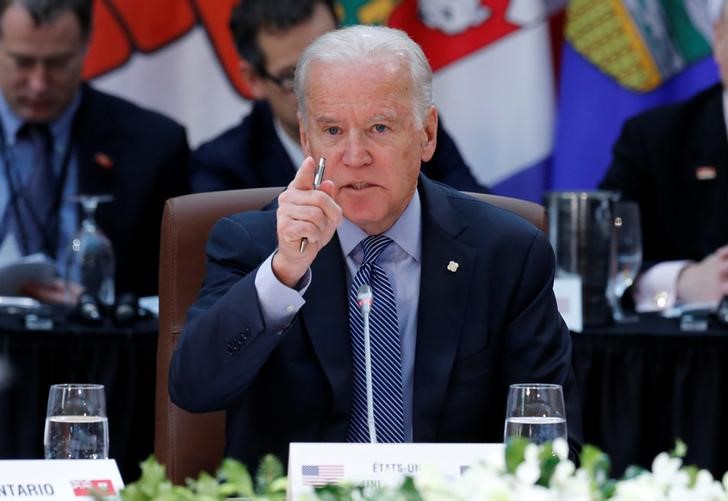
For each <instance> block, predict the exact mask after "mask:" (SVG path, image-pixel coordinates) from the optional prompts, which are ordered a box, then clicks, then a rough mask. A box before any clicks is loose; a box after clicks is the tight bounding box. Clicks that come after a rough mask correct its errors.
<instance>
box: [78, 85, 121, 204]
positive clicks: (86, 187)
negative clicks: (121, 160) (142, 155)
mask: <svg viewBox="0 0 728 501" xmlns="http://www.w3.org/2000/svg"><path fill="white" fill-rule="evenodd" d="M82 92H83V94H82V96H81V104H80V106H79V109H78V115H77V120H78V123H77V124H76V125H75V130H76V145H77V146H76V152H77V161H78V193H81V194H88V193H113V188H114V160H115V158H116V156H117V151H118V147H117V145H116V144H115V141H114V137H115V136H114V134H113V128H114V124H112V123H110V122H109V120H107V119H105V118H104V117H103V115H102V114H101V113H99V110H98V109H97V108H98V107H97V106H94V98H95V96H94V92H95V91H94V90H93V89H91V88H90V87H89V86H88V85H84V86H83V87H82ZM127 147H128V148H133V145H127ZM100 210H101V208H100Z"/></svg>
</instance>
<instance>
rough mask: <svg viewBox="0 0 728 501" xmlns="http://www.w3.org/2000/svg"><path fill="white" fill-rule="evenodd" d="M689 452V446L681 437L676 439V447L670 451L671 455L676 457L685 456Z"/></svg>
mask: <svg viewBox="0 0 728 501" xmlns="http://www.w3.org/2000/svg"><path fill="white" fill-rule="evenodd" d="M687 452H688V446H687V445H686V444H685V442H683V441H682V440H681V439H679V438H676V439H675V448H674V449H673V450H671V451H670V456H672V457H674V458H684V457H685V454H686V453H687Z"/></svg>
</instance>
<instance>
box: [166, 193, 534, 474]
mask: <svg viewBox="0 0 728 501" xmlns="http://www.w3.org/2000/svg"><path fill="white" fill-rule="evenodd" d="M282 189H283V188H256V189H249V190H230V191H219V192H212V193H199V194H194V195H185V196H181V197H176V198H171V199H169V200H167V204H166V206H165V209H164V217H163V219H162V242H161V253H160V256H161V258H160V270H159V341H158V347H157V390H156V395H157V396H156V418H155V439H154V452H155V455H156V457H157V459H158V460H159V461H160V462H161V463H162V464H164V465H166V467H167V475H168V476H169V478H170V479H171V480H172V481H173V482H174V483H175V484H183V483H184V481H185V479H186V478H187V477H197V475H198V474H199V472H201V471H207V472H211V473H212V472H214V471H215V468H217V466H219V465H220V463H221V461H222V457H223V448H224V439H225V437H224V436H225V419H224V413H223V412H213V413H204V414H191V413H188V412H186V411H183V410H182V409H180V408H179V407H177V406H175V405H174V404H172V402H171V401H170V399H169V393H168V391H167V376H168V371H169V363H170V359H171V356H172V352H173V351H174V347H175V345H176V343H177V338H178V337H179V336H180V334H181V332H182V328H183V326H184V323H185V318H186V316H187V309H188V308H189V307H190V306H191V305H192V303H193V301H194V300H195V297H196V296H197V292H198V290H199V288H200V284H201V283H202V279H203V276H204V272H205V242H206V241H207V236H208V233H209V232H210V230H211V229H212V226H213V225H214V223H215V222H216V221H217V220H218V219H219V218H221V217H223V216H226V215H229V214H233V213H236V212H242V211H247V210H257V209H260V208H261V207H263V206H264V205H266V204H267V203H268V202H270V201H271V200H273V199H274V198H275V197H276V196H277V195H278V193H280V192H281V191H282ZM473 195H474V196H476V197H478V198H481V199H483V200H486V201H488V202H490V203H491V204H493V205H497V206H500V207H503V208H505V209H508V210H510V211H512V212H515V213H517V214H519V215H520V216H522V217H524V218H525V219H527V220H529V221H531V222H532V223H533V224H534V225H536V226H537V227H538V228H540V229H541V230H544V231H545V229H546V227H547V226H546V225H547V220H546V213H545V211H544V208H543V207H542V206H540V205H538V204H535V203H532V202H527V201H525V200H518V199H515V198H508V197H501V196H496V195H482V194H473Z"/></svg>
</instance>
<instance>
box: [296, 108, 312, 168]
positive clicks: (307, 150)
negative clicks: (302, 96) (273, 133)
mask: <svg viewBox="0 0 728 501" xmlns="http://www.w3.org/2000/svg"><path fill="white" fill-rule="evenodd" d="M296 116H297V117H298V134H299V138H300V139H299V140H300V141H301V149H302V150H303V155H304V156H307V157H309V156H311V145H310V144H309V142H308V134H307V133H306V124H305V123H303V116H302V115H301V112H300V111H298V112H296Z"/></svg>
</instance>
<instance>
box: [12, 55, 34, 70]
mask: <svg viewBox="0 0 728 501" xmlns="http://www.w3.org/2000/svg"><path fill="white" fill-rule="evenodd" d="M14 59H15V66H17V67H18V68H32V67H33V65H34V64H35V60H34V59H33V58H31V57H16V58H14Z"/></svg>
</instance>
